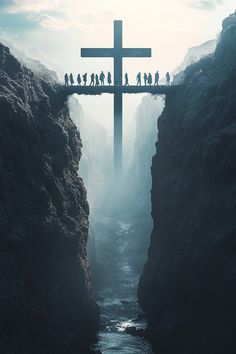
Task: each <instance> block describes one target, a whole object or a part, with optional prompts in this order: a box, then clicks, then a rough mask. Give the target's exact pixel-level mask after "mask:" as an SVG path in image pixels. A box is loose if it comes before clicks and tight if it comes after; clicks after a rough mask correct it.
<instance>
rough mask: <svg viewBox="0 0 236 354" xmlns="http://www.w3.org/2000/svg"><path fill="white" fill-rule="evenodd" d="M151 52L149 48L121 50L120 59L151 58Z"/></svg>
mask: <svg viewBox="0 0 236 354" xmlns="http://www.w3.org/2000/svg"><path fill="white" fill-rule="evenodd" d="M151 56H152V50H151V48H123V49H122V57H126V58H128V57H140V58H144V57H151Z"/></svg>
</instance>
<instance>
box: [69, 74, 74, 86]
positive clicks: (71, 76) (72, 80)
mask: <svg viewBox="0 0 236 354" xmlns="http://www.w3.org/2000/svg"><path fill="white" fill-rule="evenodd" d="M70 84H71V86H73V85H74V78H73V74H72V73H71V74H70Z"/></svg>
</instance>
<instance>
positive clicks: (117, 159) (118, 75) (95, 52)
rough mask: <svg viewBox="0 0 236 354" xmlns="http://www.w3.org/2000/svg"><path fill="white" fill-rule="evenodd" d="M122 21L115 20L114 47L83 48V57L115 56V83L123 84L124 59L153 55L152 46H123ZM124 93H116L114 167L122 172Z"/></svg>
mask: <svg viewBox="0 0 236 354" xmlns="http://www.w3.org/2000/svg"><path fill="white" fill-rule="evenodd" d="M122 35H123V33H122V21H114V48H82V49H81V57H90V58H91V57H92V58H95V57H100V58H111V57H112V58H114V85H115V86H122V77H123V71H122V60H123V58H125V57H126V58H127V57H129V58H130V57H136V58H137V57H151V55H152V54H151V49H150V48H123V43H122ZM122 103H123V102H122V93H120V92H115V94H114V168H115V173H116V174H121V172H122V136H123V132H122V128H123V119H122V108H123V107H122V106H123V104H122Z"/></svg>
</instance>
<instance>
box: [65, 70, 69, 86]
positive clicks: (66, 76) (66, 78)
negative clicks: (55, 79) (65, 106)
mask: <svg viewBox="0 0 236 354" xmlns="http://www.w3.org/2000/svg"><path fill="white" fill-rule="evenodd" d="M64 78H65V86H66V87H67V86H69V77H68V74H67V73H66V74H65V76H64Z"/></svg>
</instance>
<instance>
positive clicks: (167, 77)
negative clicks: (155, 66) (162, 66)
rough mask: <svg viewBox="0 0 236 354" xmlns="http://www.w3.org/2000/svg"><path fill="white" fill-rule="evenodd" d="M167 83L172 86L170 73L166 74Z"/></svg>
mask: <svg viewBox="0 0 236 354" xmlns="http://www.w3.org/2000/svg"><path fill="white" fill-rule="evenodd" d="M166 83H167V85H168V86H169V85H170V73H169V72H167V73H166Z"/></svg>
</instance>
